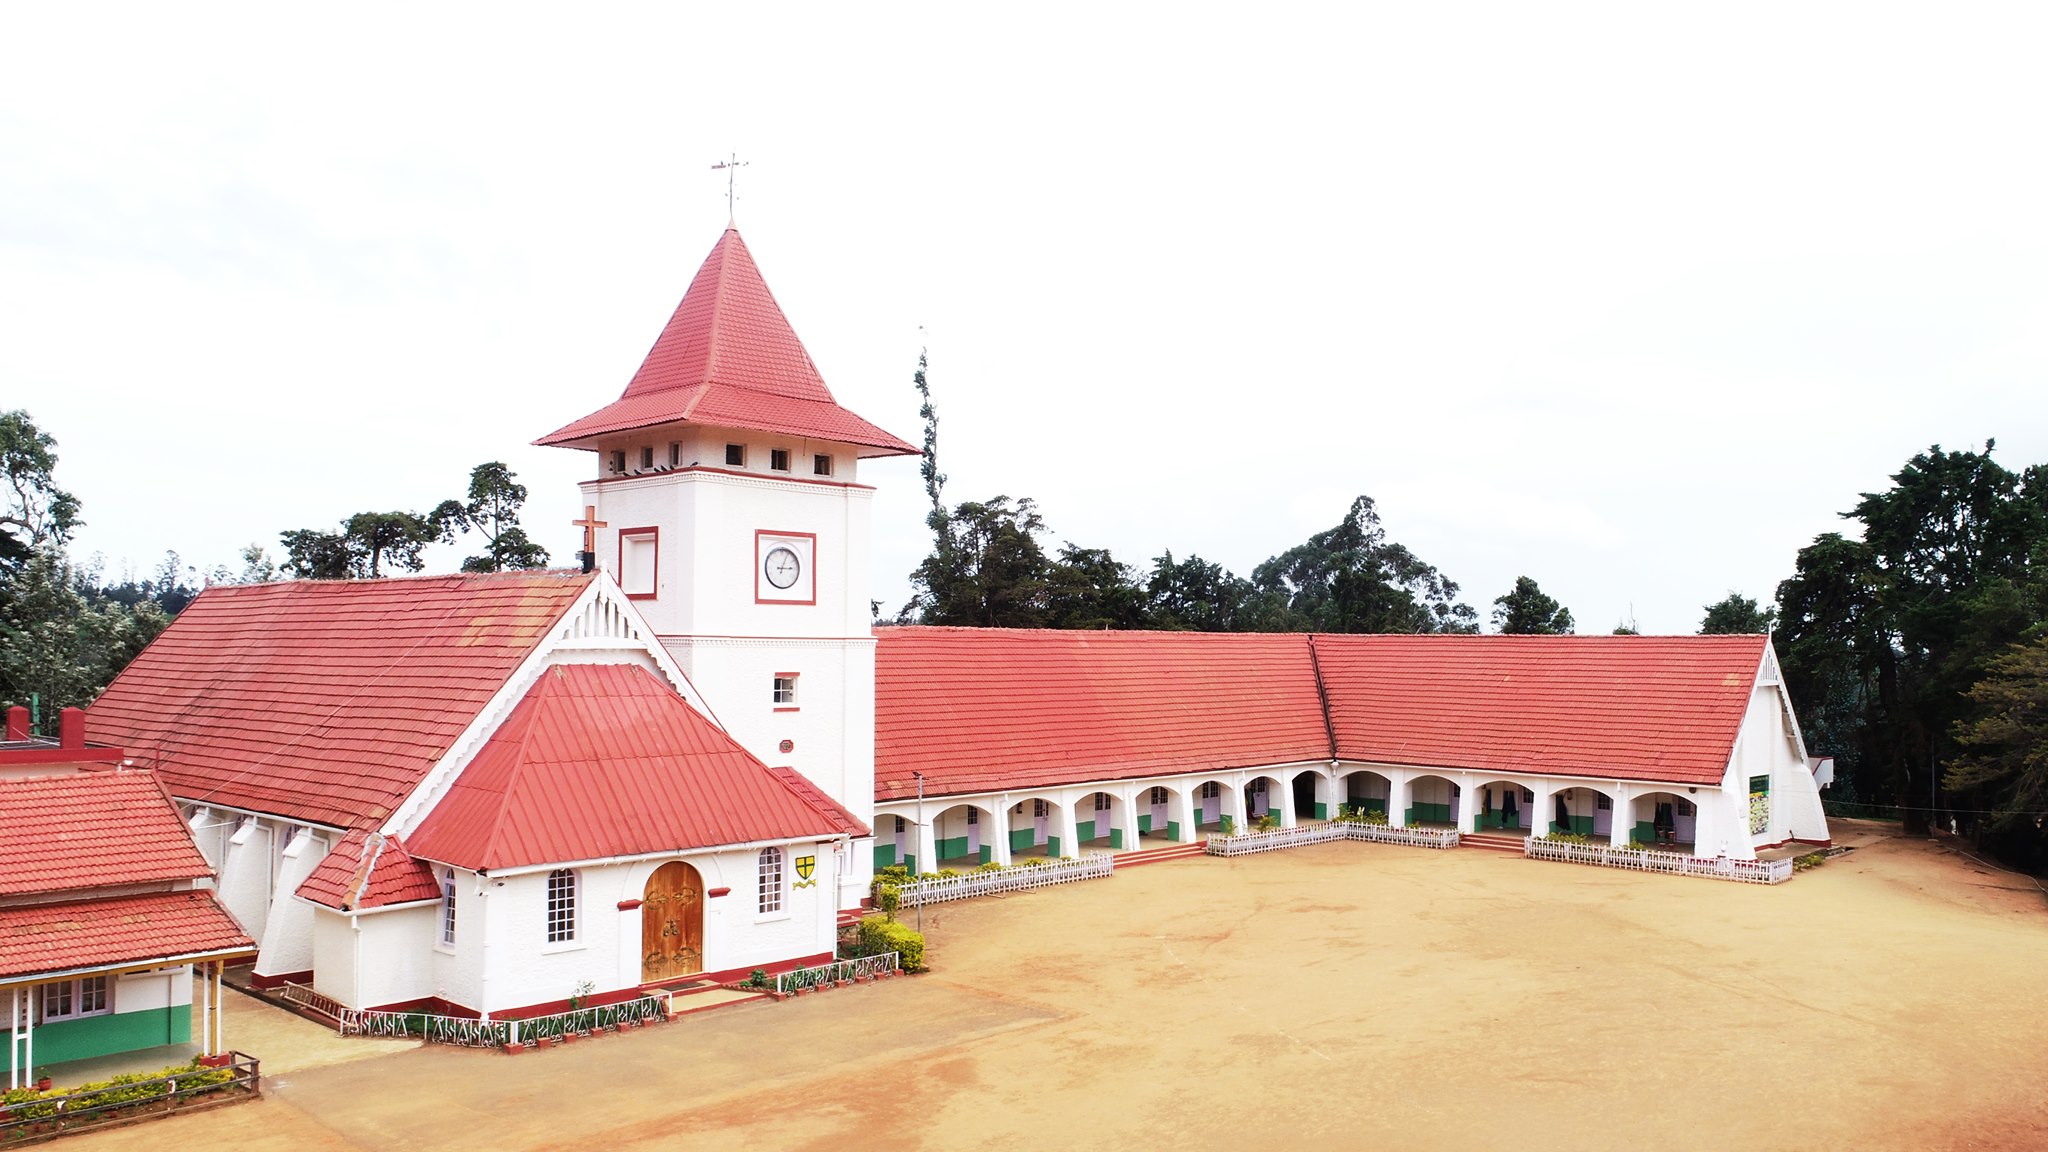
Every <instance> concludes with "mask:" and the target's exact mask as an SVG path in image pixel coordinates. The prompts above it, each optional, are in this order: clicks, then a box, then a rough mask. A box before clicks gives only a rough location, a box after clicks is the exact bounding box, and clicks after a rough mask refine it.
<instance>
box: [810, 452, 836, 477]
mask: <svg viewBox="0 0 2048 1152" xmlns="http://www.w3.org/2000/svg"><path fill="white" fill-rule="evenodd" d="M831 474H832V458H831V457H830V456H827V455H825V454H824V453H822V452H821V453H819V454H818V455H816V456H813V457H811V475H813V476H830V475H831Z"/></svg>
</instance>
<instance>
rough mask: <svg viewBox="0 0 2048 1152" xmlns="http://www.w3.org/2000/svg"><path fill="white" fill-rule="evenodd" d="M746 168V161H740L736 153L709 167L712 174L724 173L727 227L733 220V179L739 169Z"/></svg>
mask: <svg viewBox="0 0 2048 1152" xmlns="http://www.w3.org/2000/svg"><path fill="white" fill-rule="evenodd" d="M746 166H747V161H745V160H742V159H740V154H739V153H737V152H735V153H733V154H732V155H731V156H729V157H727V158H726V159H724V160H721V161H719V162H718V163H716V164H713V165H712V166H711V170H712V171H713V172H723V173H725V220H726V223H727V224H728V225H730V224H731V223H732V219H733V215H732V201H733V195H732V186H733V177H735V176H737V175H738V174H739V170H740V169H742V168H745V167H746Z"/></svg>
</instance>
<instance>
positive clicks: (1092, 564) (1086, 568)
mask: <svg viewBox="0 0 2048 1152" xmlns="http://www.w3.org/2000/svg"><path fill="white" fill-rule="evenodd" d="M1045 598H1046V606H1045V622H1046V625H1047V626H1048V627H1051V628H1144V627H1146V626H1147V625H1148V624H1149V623H1150V620H1149V619H1148V616H1147V613H1146V605H1145V592H1144V589H1142V588H1140V587H1139V586H1138V583H1137V579H1136V573H1134V572H1133V571H1132V570H1131V567H1130V565H1128V564H1122V563H1119V562H1118V561H1117V560H1116V558H1115V557H1113V556H1111V555H1110V554H1109V551H1108V549H1105V548H1080V547H1076V546H1075V545H1073V544H1067V545H1064V546H1062V547H1061V548H1060V554H1059V559H1058V560H1056V561H1055V562H1054V563H1053V564H1052V566H1051V568H1050V570H1049V571H1048V572H1047V574H1046V594H1045Z"/></svg>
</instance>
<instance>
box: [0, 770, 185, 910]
mask: <svg viewBox="0 0 2048 1152" xmlns="http://www.w3.org/2000/svg"><path fill="white" fill-rule="evenodd" d="M212 874H213V869H212V868H211V867H209V866H208V865H207V863H206V857H204V856H201V855H200V854H199V849H198V848H197V847H195V846H193V843H192V833H191V832H190V831H188V830H187V829H186V827H185V822H184V821H183V820H181V819H179V817H178V809H177V807H176V806H175V805H174V804H172V803H171V798H170V797H169V796H167V795H165V794H164V790H163V788H162V786H161V785H159V784H158V783H157V780H156V778H155V777H154V776H153V775H151V774H150V773H148V772H136V771H113V772H106V771H100V772H79V773H75V774H72V775H67V776H32V777H29V778H26V779H20V780H0V896H18V895H22V894H25V893H31V892H63V891H67V890H70V889H78V888H97V887H104V886H107V885H114V884H148V883H156V882H159V881H164V880H191V879H195V878H197V877H200V876H211V875H212Z"/></svg>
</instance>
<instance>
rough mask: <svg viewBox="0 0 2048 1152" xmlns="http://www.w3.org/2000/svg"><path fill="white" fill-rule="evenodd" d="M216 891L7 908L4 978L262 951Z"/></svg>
mask: <svg viewBox="0 0 2048 1152" xmlns="http://www.w3.org/2000/svg"><path fill="white" fill-rule="evenodd" d="M255 951H256V942H255V941H254V940H251V939H250V938H249V934H248V933H246V932H244V931H242V927H241V925H239V924H237V923H235V918H234V917H233V916H230V915H228V912H227V909H225V908H222V907H221V906H220V904H219V902H217V901H216V900H215V899H214V896H213V893H212V892H205V891H188V892H152V893H149V894H147V895H143V896H116V897H113V898H111V899H107V900H76V901H71V902H68V903H63V904H24V905H20V906H18V907H13V908H0V980H4V979H11V978H13V977H17V976H30V975H34V974H36V973H40V972H64V971H69V970H72V969H77V968H100V967H113V966H116V965H125V964H141V963H147V962H148V961H151V960H158V959H163V960H168V959H170V958H172V957H177V956H194V955H204V954H208V953H223V952H225V953H231V954H232V953H254V952H255Z"/></svg>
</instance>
